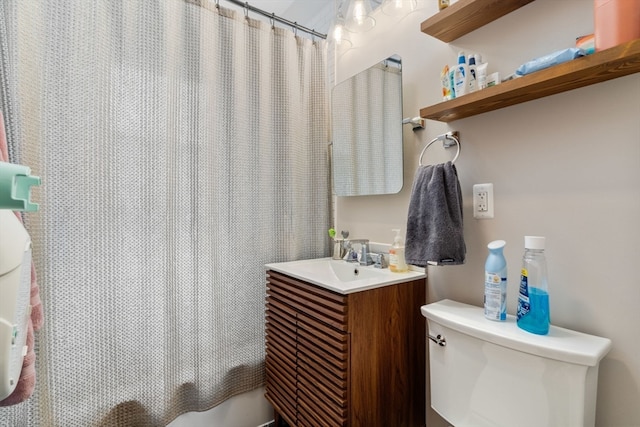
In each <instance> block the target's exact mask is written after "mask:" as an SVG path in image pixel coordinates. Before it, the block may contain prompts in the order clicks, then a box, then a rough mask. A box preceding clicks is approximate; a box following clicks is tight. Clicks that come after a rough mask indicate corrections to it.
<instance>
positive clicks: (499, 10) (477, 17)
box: [420, 0, 533, 43]
mask: <svg viewBox="0 0 640 427" xmlns="http://www.w3.org/2000/svg"><path fill="white" fill-rule="evenodd" d="M532 1H533V0H458V1H457V2H456V3H454V4H452V5H451V6H449V7H447V8H446V9H443V10H441V11H440V12H438V13H436V14H435V15H433V16H432V17H430V18H429V19H427V20H426V21H424V22H423V23H422V24H421V25H420V30H421V31H422V32H423V33H426V34H429V35H430V36H433V37H435V38H437V39H440V40H442V41H443V42H447V43H448V42H451V41H453V40H455V39H457V38H458V37H462V36H464V35H465V34H467V33H470V32H471V31H473V30H475V29H478V28H480V27H482V26H483V25H486V24H488V23H489V22H491V21H495V20H496V19H498V18H500V17H501V16H504V15H506V14H507V13H510V12H513V11H514V10H516V9H519V8H521V7H522V6H524V5H526V4H528V3H531V2H532Z"/></svg>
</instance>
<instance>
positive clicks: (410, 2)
mask: <svg viewBox="0 0 640 427" xmlns="http://www.w3.org/2000/svg"><path fill="white" fill-rule="evenodd" d="M417 7H418V2H417V1H416V0H385V1H384V2H383V3H382V12H383V13H384V14H385V15H389V16H401V15H404V14H407V13H410V12H413V11H414V10H416V9H417Z"/></svg>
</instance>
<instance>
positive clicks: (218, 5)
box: [216, 0, 220, 9]
mask: <svg viewBox="0 0 640 427" xmlns="http://www.w3.org/2000/svg"><path fill="white" fill-rule="evenodd" d="M216 9H220V0H216Z"/></svg>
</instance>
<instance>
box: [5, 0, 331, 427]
mask: <svg viewBox="0 0 640 427" xmlns="http://www.w3.org/2000/svg"><path fill="white" fill-rule="evenodd" d="M202 3H203V4H200V2H195V1H188V2H187V1H183V0H156V1H149V0H144V1H143V0H97V1H91V2H89V1H86V0H47V1H31V0H30V1H24V0H3V1H1V2H0V108H1V109H2V111H3V112H4V114H5V117H6V122H7V133H8V139H9V145H10V147H9V148H10V155H11V160H12V161H14V162H16V163H21V164H25V165H28V166H31V168H32V173H33V174H34V175H39V176H41V177H42V186H41V187H40V188H37V189H35V190H34V191H33V197H34V198H35V199H36V201H38V202H39V203H40V206H41V208H40V211H39V212H38V213H37V214H28V215H27V218H26V221H27V226H28V229H29V231H30V234H31V238H32V240H33V243H34V261H35V263H36V269H37V272H38V275H39V284H40V293H41V296H42V300H43V306H44V312H45V324H44V327H43V328H42V330H41V331H40V332H39V333H38V334H37V335H36V341H37V347H36V354H37V360H36V365H37V385H36V390H35V393H34V396H33V397H32V398H31V399H30V400H28V401H27V402H25V403H22V404H19V405H17V406H13V407H8V408H0V425H2V426H64V427H71V426H82V427H84V426H90V425H104V426H144V425H154V426H161V425H165V424H167V423H168V422H169V421H171V420H172V419H173V418H175V417H176V416H177V415H179V414H180V413H182V412H186V411H192V410H204V409H208V408H210V407H213V406H215V405H216V404H218V403H220V402H222V401H224V400H225V399H227V398H229V397H231V396H233V395H235V394H239V393H242V392H245V391H248V390H251V389H254V388H256V387H258V386H260V385H261V384H262V383H263V379H264V377H263V375H264V373H263V359H264V350H263V347H264V343H263V338H264V296H265V290H264V288H265V277H264V275H265V274H264V273H265V272H264V267H263V265H264V264H265V263H267V262H275V261H285V260H292V259H296V258H311V257H317V256H325V255H328V254H329V243H330V242H329V239H328V237H327V234H326V230H327V229H328V228H329V226H330V225H331V224H330V211H331V210H330V203H331V202H330V190H329V167H328V156H327V135H328V125H327V123H328V116H327V114H328V111H327V96H326V95H327V93H326V65H325V57H326V53H325V52H326V49H325V43H324V42H323V41H312V40H309V39H305V38H301V37H296V36H295V35H294V34H293V33H292V32H291V31H288V30H283V29H273V28H271V26H270V25H269V24H265V23H260V22H258V21H256V20H253V19H247V18H245V16H244V15H243V14H242V13H233V12H231V11H229V10H226V9H224V8H220V9H217V8H216V7H215V4H214V3H213V2H208V1H206V0H203V1H202Z"/></svg>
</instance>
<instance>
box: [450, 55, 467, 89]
mask: <svg viewBox="0 0 640 427" xmlns="http://www.w3.org/2000/svg"><path fill="white" fill-rule="evenodd" d="M453 84H454V88H455V91H456V98H457V97H459V96H462V95H464V94H466V93H468V92H469V66H468V65H467V58H466V57H465V55H464V52H462V51H461V52H460V53H458V65H456V67H455V68H454V71H453Z"/></svg>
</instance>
